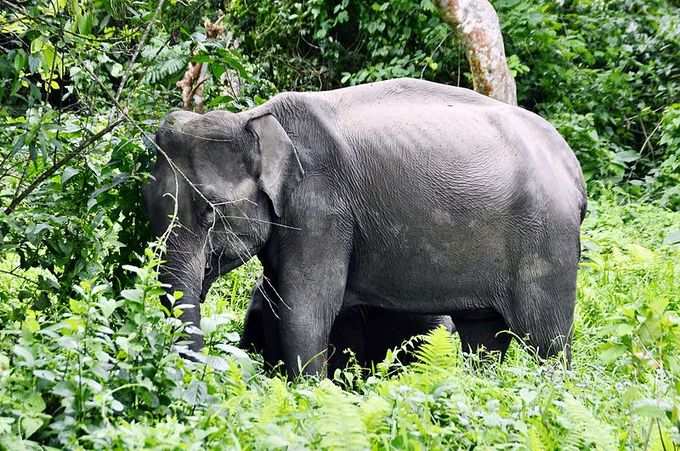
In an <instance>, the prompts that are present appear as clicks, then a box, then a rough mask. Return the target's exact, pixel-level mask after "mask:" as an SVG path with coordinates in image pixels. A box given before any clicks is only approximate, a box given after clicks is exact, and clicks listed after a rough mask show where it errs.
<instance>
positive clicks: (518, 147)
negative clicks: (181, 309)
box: [145, 79, 586, 375]
mask: <svg viewBox="0 0 680 451" xmlns="http://www.w3.org/2000/svg"><path fill="white" fill-rule="evenodd" d="M156 142H157V144H158V145H159V146H160V148H161V149H163V150H164V152H165V153H167V155H168V156H169V157H170V158H171V159H172V160H173V161H174V164H175V165H176V167H177V168H178V171H176V172H177V173H176V174H173V170H172V169H171V168H170V165H169V164H168V162H167V160H166V158H165V157H164V156H163V155H162V154H160V155H159V156H158V159H157V162H156V166H155V168H154V170H153V175H154V176H155V180H156V181H155V182H153V183H151V184H149V186H148V187H147V188H146V190H145V197H146V200H147V205H148V209H149V212H150V217H151V220H152V224H153V227H154V230H155V231H156V233H162V232H163V231H164V230H165V229H166V227H167V226H168V224H169V216H170V215H171V214H172V213H173V202H172V199H171V197H170V196H165V197H164V194H165V193H171V194H172V196H176V198H177V202H178V209H177V212H178V220H179V222H180V223H181V224H182V227H181V228H180V229H175V231H174V232H173V234H172V236H171V239H170V241H169V243H168V250H167V255H166V259H167V265H166V266H165V268H164V273H163V276H162V277H163V280H164V281H166V282H167V283H169V284H170V285H172V287H173V288H174V289H180V290H183V291H184V293H185V297H184V300H183V302H185V303H189V304H191V305H193V306H194V308H193V309H191V310H188V311H187V312H186V315H185V317H184V319H186V320H190V321H193V322H198V320H199V315H200V313H199V300H200V299H201V297H202V296H203V295H204V294H205V292H206V290H207V289H208V287H210V284H211V283H212V282H213V281H214V279H215V278H216V277H217V276H218V275H219V274H222V273H225V272H227V271H229V270H231V269H233V268H235V267H237V266H239V265H241V264H242V263H243V262H244V261H245V260H247V259H248V258H250V257H251V256H253V255H257V256H258V257H259V259H260V261H261V262H262V265H263V267H264V275H265V276H266V277H267V278H268V280H269V281H270V282H271V284H272V287H273V288H274V289H275V292H276V293H277V294H278V297H280V299H283V300H284V301H285V304H286V306H285V307H284V308H280V309H279V312H278V313H279V316H280V318H281V320H280V322H279V326H280V328H279V339H280V341H281V348H282V351H283V360H284V363H285V367H286V369H287V371H288V372H289V373H290V374H291V375H296V374H299V373H300V371H301V369H302V367H303V366H304V370H303V372H305V373H316V374H319V373H321V371H322V370H323V365H324V362H325V360H326V359H325V358H324V357H323V356H324V352H323V351H324V349H326V347H327V345H328V338H329V333H330V330H331V326H332V325H333V321H334V319H335V317H336V315H337V314H338V312H340V310H341V309H342V308H343V307H344V308H347V307H351V302H352V300H356V299H362V300H370V301H367V302H369V304H370V305H371V306H373V307H381V308H386V309H390V310H394V311H402V312H412V313H423V314H447V315H451V317H452V318H453V321H454V323H455V325H456V328H457V330H458V332H459V334H460V337H461V340H462V343H463V347H464V349H465V350H468V349H472V350H476V349H477V348H479V347H480V346H484V347H485V348H486V349H488V350H497V351H500V352H501V353H504V352H505V350H506V349H507V346H508V344H509V341H510V335H509V334H498V333H499V332H501V331H504V330H508V329H509V330H510V331H512V333H513V334H515V335H517V336H519V337H522V338H525V339H526V341H525V342H526V343H528V344H529V345H531V346H533V347H534V348H535V349H536V351H537V353H538V355H539V356H541V357H545V356H549V355H552V354H555V353H556V352H558V351H560V350H562V349H566V350H567V353H566V357H567V359H569V352H568V351H569V349H568V344H569V342H570V336H571V325H572V319H573V312H574V303H575V289H576V270H577V263H578V258H579V251H580V249H579V246H580V245H579V229H580V224H581V220H582V218H583V214H584V212H585V207H586V194H585V187H584V183H583V177H582V175H581V170H580V167H579V164H578V162H577V160H576V158H575V156H574V154H573V152H572V151H571V149H570V148H569V146H568V145H567V143H566V142H565V141H564V139H562V137H561V136H560V135H559V134H558V133H557V132H556V131H555V129H554V128H553V127H552V126H551V125H550V124H549V123H547V122H546V121H545V120H543V119H541V118H540V117H539V116H537V115H535V114H532V113H530V112H528V111H526V110H523V109H521V108H517V107H513V106H509V105H506V104H503V103H500V102H498V101H495V100H493V99H490V98H487V97H484V96H482V95H480V94H477V93H475V92H473V91H470V90H466V89H461V88H455V87H450V86H445V85H440V84H435V83H430V82H426V81H421V80H410V79H400V80H391V81H385V82H378V83H372V84H367V85H363V86H357V87H351V88H345V89H339V90H335V91H327V92H318V93H284V94H280V95H277V96H276V97H274V98H273V99H271V100H270V101H269V102H267V103H265V104H263V105H261V106H259V107H257V108H254V109H252V110H249V111H245V112H242V113H239V114H233V113H229V112H224V111H213V112H210V113H207V114H204V115H198V114H194V113H187V112H175V113H171V114H170V115H168V117H167V118H166V119H165V120H164V122H163V124H162V125H161V127H160V129H159V131H158V133H157V135H156ZM180 170H181V174H180V173H179V171H180ZM184 177H186V178H187V179H188V180H190V181H191V182H192V184H193V186H191V185H190V184H189V183H187V180H186V179H185V178H184ZM206 200H210V201H211V202H213V203H214V205H216V207H215V208H212V207H210V206H209V205H208V203H207V202H206ZM345 300H349V302H343V301H345ZM497 334H498V335H497ZM200 344H201V343H200V338H199V337H195V342H194V346H195V347H199V346H200ZM305 363H306V365H305Z"/></svg>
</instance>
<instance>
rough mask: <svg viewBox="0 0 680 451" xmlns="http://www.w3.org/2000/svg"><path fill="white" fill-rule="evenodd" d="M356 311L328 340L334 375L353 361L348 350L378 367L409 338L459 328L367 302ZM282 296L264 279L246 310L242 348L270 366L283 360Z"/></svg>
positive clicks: (342, 316) (344, 313) (407, 357)
mask: <svg viewBox="0 0 680 451" xmlns="http://www.w3.org/2000/svg"><path fill="white" fill-rule="evenodd" d="M344 302H345V303H348V304H350V303H351V304H352V305H353V307H349V308H347V309H343V310H341V311H340V313H339V314H338V316H337V317H336V318H335V321H334V323H333V326H332V328H331V332H330V336H329V339H328V349H329V356H328V363H327V367H328V375H329V376H333V375H334V374H335V371H336V370H337V369H343V368H345V367H346V366H347V365H348V363H349V356H348V354H347V353H346V352H344V351H345V350H346V349H349V350H350V351H352V354H353V355H354V357H355V359H356V362H357V363H358V364H359V365H360V366H361V367H362V368H368V369H370V368H372V367H373V366H375V365H377V364H378V363H380V362H382V361H383V360H385V357H386V356H387V352H388V350H390V349H394V348H397V347H399V346H401V345H402V344H403V343H404V342H405V341H406V340H410V339H412V338H413V337H417V336H419V335H424V334H426V333H428V332H430V331H432V330H434V329H436V328H437V327H444V328H445V329H446V330H447V331H448V332H449V333H450V332H453V331H454V330H455V327H454V325H453V321H452V320H451V318H450V317H449V316H445V315H413V314H409V313H403V312H394V311H389V310H384V309H381V308H379V307H370V306H367V305H366V304H365V303H360V302H356V301H355V302H349V301H348V300H345V301H344ZM278 307H279V306H278V303H277V300H276V295H275V293H273V292H272V291H271V289H268V286H267V283H266V282H265V281H264V280H262V279H260V280H259V281H258V283H257V284H256V286H255V288H254V289H253V293H252V299H251V301H250V305H249V307H248V311H247V312H246V317H245V320H244V325H243V335H242V336H241V343H240V347H241V348H244V349H248V350H250V351H254V352H257V353H259V354H262V356H263V358H264V361H265V364H267V366H269V367H270V368H274V367H276V365H277V364H278V363H279V362H280V361H282V359H283V353H282V350H281V346H280V342H279V339H278V335H279V327H278V318H277V314H276V311H275V310H278ZM412 358H413V355H412V353H405V354H402V356H401V357H400V361H401V362H402V363H404V364H406V363H410V362H411V360H412Z"/></svg>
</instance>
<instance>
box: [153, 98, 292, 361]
mask: <svg viewBox="0 0 680 451" xmlns="http://www.w3.org/2000/svg"><path fill="white" fill-rule="evenodd" d="M155 142H156V145H157V155H156V164H155V166H154V168H153V173H152V175H153V178H152V180H151V181H150V182H149V183H148V185H147V186H145V188H144V199H145V203H146V209H147V212H148V215H149V218H150V220H151V226H152V228H153V232H154V234H155V235H156V236H162V235H164V234H165V235H166V236H167V241H166V243H167V247H166V254H165V256H164V260H165V263H164V265H163V266H162V268H161V280H162V281H163V282H164V283H166V284H168V285H169V286H170V287H171V289H172V290H180V291H182V292H183V293H184V297H183V299H182V301H181V302H180V303H181V304H184V305H185V306H187V307H189V308H187V309H185V310H184V314H183V320H184V321H188V322H191V323H192V324H194V325H196V326H198V323H199V321H200V311H199V308H200V301H201V300H203V298H204V297H205V294H206V292H207V290H208V289H209V288H210V285H211V284H212V283H213V282H214V281H215V279H216V278H217V277H218V276H219V275H221V274H224V273H226V272H228V271H230V270H231V269H233V268H236V267H238V266H239V265H241V264H243V263H245V262H246V261H248V259H250V258H251V257H252V256H254V255H255V254H256V253H257V252H258V251H259V250H260V249H261V248H262V247H263V246H264V244H265V243H266V242H267V240H268V238H269V236H270V233H271V224H272V222H274V221H276V219H277V217H278V216H281V215H282V211H283V207H284V200H285V193H286V191H287V190H288V189H289V188H290V185H291V184H292V183H294V182H296V181H297V178H298V177H299V170H300V169H299V168H298V167H296V166H294V165H296V160H295V156H294V154H293V152H294V149H293V145H292V143H291V141H290V139H289V138H288V136H287V134H286V132H285V131H284V129H283V127H282V126H281V125H280V124H279V122H278V121H277V120H276V119H275V118H274V117H273V116H272V115H270V114H259V115H253V114H252V113H251V114H247V113H241V114H233V113H229V112H223V111H215V112H211V113H207V114H204V115H199V114H195V113H190V112H186V111H179V112H174V113H171V114H169V115H168V116H167V117H166V118H165V120H164V121H163V123H162V124H161V126H160V129H159V130H158V132H157V133H156V137H155ZM296 170H297V172H296ZM200 346H201V340H200V338H199V337H197V336H195V337H194V345H193V347H194V348H200Z"/></svg>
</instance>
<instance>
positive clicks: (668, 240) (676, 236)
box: [663, 229, 680, 246]
mask: <svg viewBox="0 0 680 451" xmlns="http://www.w3.org/2000/svg"><path fill="white" fill-rule="evenodd" d="M663 244H665V245H667V246H675V245H676V244H680V229H678V230H673V231H671V232H668V235H666V237H665V238H664V239H663Z"/></svg>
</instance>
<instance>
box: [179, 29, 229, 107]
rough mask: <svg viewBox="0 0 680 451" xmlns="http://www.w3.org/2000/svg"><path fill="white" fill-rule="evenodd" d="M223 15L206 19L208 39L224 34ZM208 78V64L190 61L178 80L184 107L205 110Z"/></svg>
mask: <svg viewBox="0 0 680 451" xmlns="http://www.w3.org/2000/svg"><path fill="white" fill-rule="evenodd" d="M222 19H223V17H220V18H219V19H217V20H216V21H215V22H211V21H210V20H208V19H205V21H204V26H205V31H206V36H207V38H208V39H217V38H219V37H220V36H222V35H223V34H224V27H223V26H222V25H221V24H220V22H222ZM207 80H208V66H207V65H206V64H203V63H189V67H187V70H186V72H184V77H182V79H181V80H180V81H178V82H177V87H178V88H179V89H180V90H181V91H182V108H184V109H185V110H189V111H196V112H197V113H202V112H203V85H204V84H205V82H206V81H207Z"/></svg>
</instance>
